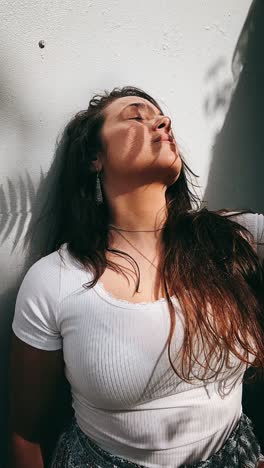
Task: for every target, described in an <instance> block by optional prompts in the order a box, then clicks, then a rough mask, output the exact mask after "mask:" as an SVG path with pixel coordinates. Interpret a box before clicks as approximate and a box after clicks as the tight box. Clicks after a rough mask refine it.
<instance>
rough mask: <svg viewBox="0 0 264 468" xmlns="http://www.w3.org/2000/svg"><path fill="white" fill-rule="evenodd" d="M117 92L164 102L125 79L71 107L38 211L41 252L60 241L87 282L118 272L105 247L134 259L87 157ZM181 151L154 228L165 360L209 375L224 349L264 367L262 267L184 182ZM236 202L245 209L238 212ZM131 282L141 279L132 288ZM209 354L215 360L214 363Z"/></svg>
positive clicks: (248, 238) (231, 225) (235, 231)
mask: <svg viewBox="0 0 264 468" xmlns="http://www.w3.org/2000/svg"><path fill="white" fill-rule="evenodd" d="M124 96H139V97H142V98H145V99H147V100H149V101H150V102H151V103H152V104H154V105H155V106H156V107H157V108H158V109H159V110H160V111H161V112H162V110H161V108H160V106H159V104H158V103H157V102H156V101H155V100H154V99H153V98H152V97H151V96H150V95H149V94H147V93H146V92H144V91H143V90H141V89H139V88H136V87H133V86H126V87H123V88H114V89H113V90H112V91H111V92H110V93H109V92H107V91H105V92H104V94H96V95H95V96H94V97H93V98H92V99H91V100H90V101H89V106H88V109H85V110H82V111H79V112H78V113H77V114H75V115H74V117H73V118H72V119H71V120H70V122H69V123H68V124H67V125H66V127H65V130H64V132H63V135H62V138H61V141H62V140H63V141H64V149H63V152H62V154H61V156H60V170H59V171H58V174H57V179H56V187H54V190H55V197H54V199H53V202H52V206H50V207H49V208H48V209H47V211H46V214H45V216H48V217H49V231H48V233H47V238H48V239H49V240H48V241H47V243H46V245H45V248H44V249H42V251H41V252H40V253H39V258H41V257H42V256H45V255H48V254H49V253H51V252H53V251H55V250H59V248H60V247H61V245H62V244H64V243H67V244H68V245H67V247H68V251H69V253H70V254H71V255H72V257H73V258H74V259H75V260H77V262H79V263H80V264H81V265H82V266H84V267H85V268H86V269H89V270H90V271H92V272H93V280H92V281H90V282H88V283H86V284H85V285H83V286H84V287H87V288H92V287H93V286H94V285H95V284H96V283H97V281H98V280H99V278H100V277H101V275H102V274H103V272H104V271H105V268H106V267H108V268H110V269H112V270H114V271H116V272H118V273H121V274H123V275H125V273H124V272H123V271H122V269H121V268H120V266H118V265H117V264H115V263H114V262H112V261H110V260H108V259H107V258H106V252H107V251H108V252H112V253H115V254H116V255H121V256H122V255H125V256H127V257H129V258H130V259H131V260H132V262H134V263H135V264H136V266H137V268H138V265H137V263H136V261H135V260H134V259H133V258H132V257H131V256H129V255H128V254H127V253H125V252H122V251H120V250H116V249H110V248H109V230H108V224H109V219H110V218H109V210H108V206H107V202H106V199H105V198H104V200H103V203H102V204H98V203H97V199H96V172H95V171H94V170H92V165H91V161H92V160H94V159H96V157H97V154H98V152H99V151H103V150H104V147H103V143H102V139H101V129H102V126H103V124H104V121H105V113H104V111H105V109H106V106H108V105H109V104H110V103H112V102H113V101H114V100H115V99H118V98H120V97H124ZM162 113H163V112H162ZM172 134H173V133H172ZM180 157H181V159H182V169H181V173H180V176H179V177H178V179H177V181H176V182H175V183H173V184H172V185H171V186H169V187H168V188H167V190H166V205H167V213H168V215H167V219H166V222H165V225H164V227H163V230H162V243H163V246H164V258H162V261H161V265H162V275H161V277H162V281H163V286H164V291H165V294H166V299H167V303H168V308H169V312H170V320H171V326H170V333H169V337H168V356H169V361H170V364H171V366H172V368H173V369H174V371H175V372H176V374H177V375H178V376H180V377H181V378H182V379H184V380H186V381H188V382H191V381H192V378H191V375H190V372H191V371H192V372H193V369H192V366H191V362H192V361H193V360H194V361H195V362H197V363H198V364H199V368H200V369H201V368H204V373H203V375H200V374H199V375H196V376H195V378H197V379H200V380H206V379H207V378H210V379H212V378H214V377H217V375H218V374H219V373H220V372H221V370H222V369H223V368H224V367H225V366H226V367H228V366H229V357H230V353H233V355H234V356H236V357H237V358H238V360H239V364H238V366H236V367H235V368H234V372H235V371H236V370H237V369H238V367H239V366H240V365H241V363H246V364H247V367H250V366H252V367H254V368H255V369H259V368H262V369H263V367H264V280H263V278H264V275H263V264H262V263H261V261H260V260H259V259H258V256H257V254H256V252H255V250H254V248H253V244H254V239H253V236H252V234H251V233H250V232H249V231H248V230H247V229H246V228H245V227H244V226H242V225H241V224H239V223H238V222H235V221H234V220H232V219H231V218H232V216H233V215H232V214H231V213H229V212H228V210H225V209H223V210H218V211H209V210H208V209H207V208H206V207H205V206H204V207H201V206H200V201H199V198H198V196H197V195H195V194H194V193H193V192H192V191H191V190H190V189H189V185H188V184H191V185H192V186H194V184H193V183H192V181H191V180H187V176H186V174H187V173H189V174H193V175H195V174H194V173H193V172H192V171H191V169H190V168H189V167H188V166H187V164H186V162H185V161H184V157H183V155H182V154H181V153H180ZM196 177H197V176H196ZM244 212H250V210H247V211H245V210H243V211H241V212H240V213H244ZM42 216H43V213H42ZM138 273H139V268H138ZM139 275H140V273H139ZM125 276H126V275H125ZM139 277H140V276H139ZM138 285H139V279H138V283H137V287H136V291H138ZM171 291H172V292H173V294H174V295H175V296H176V298H177V299H178V301H179V304H180V306H181V308H182V311H184V317H185V324H184V326H185V330H184V340H183V346H182V349H181V350H182V360H181V372H180V371H179V368H178V369H176V368H175V367H174V366H173V362H172V359H171V351H170V345H171V339H172V336H173V333H174V330H175V326H176V316H175V309H174V306H173V304H172V301H171V298H170V294H169V292H171ZM196 338H199V339H200V342H201V343H202V349H203V357H202V362H200V361H199V356H196V355H195V352H194V351H195V347H194V339H196ZM237 345H238V346H239V348H238V347H237ZM249 353H251V354H253V357H255V360H254V362H252V359H251V360H249ZM213 359H214V361H215V360H216V361H217V365H215V364H214V365H213V366H212V360H213ZM229 368H230V366H229ZM186 369H187V372H186ZM209 370H210V377H208V371H209ZM193 375H194V374H193ZM255 376H256V372H255V374H254V373H253V374H252V375H251V377H250V379H251V381H254V378H255Z"/></svg>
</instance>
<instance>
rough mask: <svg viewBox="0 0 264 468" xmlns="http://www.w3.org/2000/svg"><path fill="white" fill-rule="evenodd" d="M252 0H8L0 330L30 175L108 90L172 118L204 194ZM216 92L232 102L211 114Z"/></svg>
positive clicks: (0, 48) (3, 12) (1, 41)
mask: <svg viewBox="0 0 264 468" xmlns="http://www.w3.org/2000/svg"><path fill="white" fill-rule="evenodd" d="M250 4H251V0H221V1H219V0H181V1H180V0H152V1H145V2H142V1H139V0H134V1H133V2H131V0H115V1H92V0H74V1H73V0H52V1H51V0H38V1H35V0H34V1H33V0H20V1H18V0H13V1H12V0H1V4H0V22H1V28H0V63H1V67H0V135H1V138H0V154H1V162H0V164H1V171H0V186H1V190H0V208H1V209H0V211H1V213H2V214H1V215H0V216H1V219H0V223H2V224H0V236H1V237H0V242H2V244H1V251H0V262H1V282H0V293H1V298H2V305H3V307H1V314H2V316H1V323H2V325H1V329H2V333H1V336H3V335H4V336H6V335H5V327H8V326H10V320H9V319H8V317H7V314H8V315H9V316H10V313H12V310H11V309H12V305H13V300H14V297H15V293H16V287H15V286H14V285H15V280H16V278H17V275H18V272H19V271H20V269H21V266H22V264H23V254H22V253H21V252H20V250H19V247H20V241H21V236H22V235H23V234H24V232H25V229H26V225H27V222H28V220H29V216H30V213H28V214H27V213H26V212H27V210H28V211H30V204H29V196H30V193H29V192H28V190H29V188H28V185H27V174H28V175H29V176H30V179H32V181H33V184H34V185H35V188H36V187H37V186H38V183H39V179H40V171H41V168H42V169H43V172H44V173H45V172H46V171H48V169H49V166H50V163H51V161H52V158H53V154H54V145H55V139H56V136H57V135H58V133H59V132H60V130H62V128H63V127H64V125H65V124H66V122H67V121H68V119H69V118H70V117H71V116H72V114H73V113H74V112H76V111H77V110H79V109H81V108H85V107H86V106H87V104H88V100H89V99H90V98H91V97H92V95H93V94H94V93H97V92H101V91H103V90H104V89H108V90H111V89H112V88H113V87H114V86H124V85H134V86H139V87H141V88H143V89H145V90H146V91H147V92H149V93H150V94H152V95H153V96H154V97H155V98H156V99H157V100H158V102H159V103H160V105H161V106H162V108H163V109H164V111H165V112H167V113H168V115H169V116H170V117H171V118H172V125H173V129H174V131H175V134H176V137H177V138H178V142H179V144H180V146H181V149H182V151H183V152H184V154H185V156H186V158H187V163H189V165H190V167H191V168H192V170H193V171H194V172H195V173H197V174H198V175H199V176H200V179H199V183H200V185H201V191H200V193H201V194H203V193H204V190H205V187H206V184H207V177H208V172H209V164H210V159H211V151H212V145H213V143H214V138H215V133H216V131H217V130H219V129H220V128H221V125H222V123H223V121H224V118H225V113H226V111H227V106H228V103H229V95H230V90H231V89H232V79H233V77H232V73H231V59H232V55H233V52H234V48H235V45H236V43H237V40H238V37H239V34H240V32H241V29H242V27H243V24H244V21H245V19H246V16H247V13H248V10H249V7H250ZM40 40H44V41H45V47H44V48H42V49H41V48H40V47H39V45H38V42H39V41H40ZM219 91H220V92H221V91H223V92H224V94H225V101H224V103H223V104H222V105H221V106H219V107H217V109H215V110H214V111H213V112H212V111H211V110H210V109H211V107H212V106H213V107H214V102H215V96H216V95H217V93H218V92H219ZM32 193H33V192H32V190H31V195H32ZM21 211H22V212H23V213H21ZM22 217H23V218H22ZM21 220H22V221H21ZM18 226H20V227H19V229H20V231H18ZM21 226H24V228H25V229H24V231H22V232H21ZM14 244H15V245H16V248H15V249H14V250H13V247H14ZM1 298H0V300H1ZM3 343H5V341H3ZM0 419H1V417H0Z"/></svg>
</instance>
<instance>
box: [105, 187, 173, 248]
mask: <svg viewBox="0 0 264 468" xmlns="http://www.w3.org/2000/svg"><path fill="white" fill-rule="evenodd" d="M148 192H149V193H148ZM109 206H110V213H111V216H110V223H109V224H110V225H111V224H112V225H114V226H116V227H117V228H121V229H122V230H123V231H121V232H124V234H125V236H127V237H128V236H129V238H130V239H132V238H133V240H134V241H137V242H139V243H141V242H142V243H145V242H146V243H148V242H150V241H151V240H157V239H159V238H160V235H161V232H162V227H163V225H164V224H165V221H166V216H167V207H166V200H165V196H164V192H161V191H160V190H159V192H157V193H156V194H155V191H154V193H153V191H152V192H151V193H150V190H148V189H147V190H145V192H144V190H137V191H135V192H134V193H131V192H130V193H128V194H122V195H120V196H116V197H113V198H111V201H110V203H109ZM110 227H111V226H110ZM137 231H142V232H137ZM111 232H113V233H114V234H115V229H113V230H112V231H111Z"/></svg>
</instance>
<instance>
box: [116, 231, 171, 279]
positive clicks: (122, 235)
mask: <svg viewBox="0 0 264 468" xmlns="http://www.w3.org/2000/svg"><path fill="white" fill-rule="evenodd" d="M109 226H113V227H114V228H115V230H116V231H117V233H118V234H119V235H120V236H121V237H123V239H125V240H126V241H127V242H128V243H129V244H130V245H131V247H133V248H134V249H135V250H136V251H137V252H138V253H139V254H140V255H142V257H144V258H145V259H146V260H147V261H148V262H149V263H150V264H151V265H152V266H154V268H156V270H157V271H159V272H161V271H160V269H159V268H158V267H156V265H154V263H153V261H154V260H155V258H156V256H157V254H156V255H155V257H154V258H153V261H152V262H151V260H149V259H148V258H147V257H146V256H145V255H144V254H143V253H142V252H140V250H138V248H137V247H135V246H134V245H133V244H132V243H131V242H130V241H129V240H128V239H127V238H126V237H125V236H124V234H121V232H118V231H126V230H125V229H120V228H117V227H116V226H114V225H113V224H109ZM161 229H163V228H161ZM161 229H156V230H157V231H160V230H161ZM126 232H155V231H126Z"/></svg>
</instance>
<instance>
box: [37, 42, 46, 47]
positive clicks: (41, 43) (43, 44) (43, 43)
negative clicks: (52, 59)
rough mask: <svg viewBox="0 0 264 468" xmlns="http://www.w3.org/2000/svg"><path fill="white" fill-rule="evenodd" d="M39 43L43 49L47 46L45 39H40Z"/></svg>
mask: <svg viewBox="0 0 264 468" xmlns="http://www.w3.org/2000/svg"><path fill="white" fill-rule="evenodd" d="M38 45H39V47H40V48H41V49H43V48H44V47H45V41H39V43H38Z"/></svg>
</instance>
